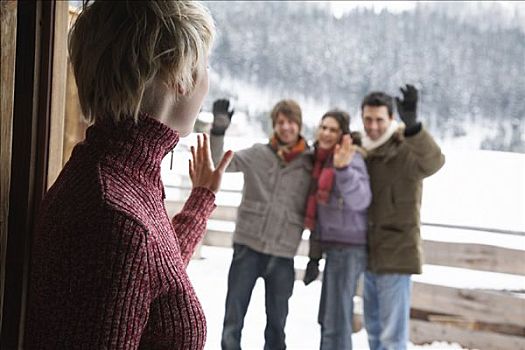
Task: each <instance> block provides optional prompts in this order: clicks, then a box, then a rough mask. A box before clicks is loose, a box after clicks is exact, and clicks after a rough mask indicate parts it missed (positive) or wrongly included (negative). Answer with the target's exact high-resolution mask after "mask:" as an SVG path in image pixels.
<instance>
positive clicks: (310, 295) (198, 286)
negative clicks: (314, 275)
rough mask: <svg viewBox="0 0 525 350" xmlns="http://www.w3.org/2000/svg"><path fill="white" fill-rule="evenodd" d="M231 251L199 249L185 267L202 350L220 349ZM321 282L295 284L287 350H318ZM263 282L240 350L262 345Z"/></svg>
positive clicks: (362, 337)
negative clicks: (203, 333)
mask: <svg viewBox="0 0 525 350" xmlns="http://www.w3.org/2000/svg"><path fill="white" fill-rule="evenodd" d="M231 253H232V251H231V249H226V248H215V247H203V248H202V256H203V258H202V259H199V260H192V261H191V262H190V264H189V266H188V273H189V275H190V279H191V281H192V283H193V286H194V287H195V290H196V292H197V295H198V296H199V299H200V301H201V303H202V306H203V308H204V312H205V314H206V319H207V324H208V336H207V341H206V347H205V349H208V350H217V349H220V341H221V331H222V321H223V317H224V301H225V300H226V280H227V275H228V268H229V266H230V262H231ZM320 293H321V283H320V282H319V281H315V282H313V283H312V284H310V285H309V286H307V287H305V286H304V284H303V282H301V281H296V282H295V287H294V293H293V295H292V298H291V299H290V311H289V316H288V320H287V324H286V342H287V345H288V349H290V350H314V349H319V341H320V330H319V326H318V324H317V311H318V304H319V297H320ZM264 312H265V311H264V283H263V281H262V280H260V279H259V280H258V281H257V284H256V285H255V289H254V291H253V294H252V299H251V302H250V306H249V308H248V313H247V315H246V319H245V326H244V329H243V334H242V348H243V349H244V350H260V349H262V348H263V346H264V327H265V324H266V315H265V313H264ZM352 340H353V342H354V349H368V344H367V339H366V332H365V331H364V330H361V331H359V332H358V333H355V334H354V335H353V338H352ZM408 348H409V349H432V350H437V349H443V350H445V349H446V350H450V349H462V348H461V347H460V346H459V345H458V344H450V343H445V342H434V343H433V344H430V345H421V346H415V345H413V344H410V345H409V347H408Z"/></svg>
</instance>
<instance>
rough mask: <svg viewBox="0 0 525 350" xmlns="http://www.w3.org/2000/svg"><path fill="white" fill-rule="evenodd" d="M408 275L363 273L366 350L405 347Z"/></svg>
mask: <svg viewBox="0 0 525 350" xmlns="http://www.w3.org/2000/svg"><path fill="white" fill-rule="evenodd" d="M411 289H412V282H411V275H406V274H396V273H392V274H376V273H372V272H369V271H367V272H365V288H364V293H363V294H364V298H363V299H364V313H365V327H366V332H367V333H368V345H369V346H370V350H405V349H406V346H407V342H408V326H409V321H410V294H411Z"/></svg>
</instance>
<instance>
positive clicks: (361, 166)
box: [315, 152, 372, 245]
mask: <svg viewBox="0 0 525 350" xmlns="http://www.w3.org/2000/svg"><path fill="white" fill-rule="evenodd" d="M371 200H372V192H371V190H370V180H369V177H368V171H367V169H366V164H365V162H364V159H363V156H362V155H361V153H359V152H356V153H355V155H354V158H353V159H352V161H351V162H350V164H349V165H348V166H347V167H345V168H342V169H335V180H334V186H333V189H332V193H331V194H330V198H329V200H328V203H326V204H323V203H319V202H318V203H317V225H316V233H315V236H316V240H318V241H319V242H320V243H321V244H323V245H325V243H339V244H341V243H342V244H359V245H362V244H366V235H367V227H368V223H367V209H368V206H369V205H370V202H371Z"/></svg>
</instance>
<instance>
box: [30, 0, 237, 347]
mask: <svg viewBox="0 0 525 350" xmlns="http://www.w3.org/2000/svg"><path fill="white" fill-rule="evenodd" d="M117 28H118V30H116V29H117ZM213 35H214V25H213V20H212V18H211V16H210V14H209V13H208V11H207V10H206V9H205V8H204V7H203V6H202V5H200V4H199V3H197V2H193V1H95V2H94V3H92V4H90V5H88V6H87V7H86V8H85V9H84V10H83V11H82V12H81V13H80V15H79V17H78V19H77V20H76V22H75V25H74V27H73V29H72V33H71V35H70V57H71V63H72V65H73V69H74V73H75V78H76V82H77V85H78V90H79V98H80V105H81V107H82V112H83V115H84V116H85V118H86V119H87V120H88V121H89V122H91V124H92V125H91V126H90V127H89V128H88V130H87V132H86V139H85V140H84V141H83V142H81V143H80V144H78V145H77V146H76V147H75V149H74V150H73V153H72V155H71V158H70V160H69V161H68V162H67V164H66V165H65V167H64V169H63V170H62V172H61V174H60V176H59V177H58V179H57V181H56V182H55V183H54V184H53V186H52V187H51V188H50V189H49V192H48V193H47V195H46V197H45V198H44V201H43V204H42V207H41V209H40V217H39V219H38V222H37V224H36V232H35V240H34V244H33V247H32V248H33V252H32V258H33V259H32V266H31V277H30V281H29V300H28V304H27V308H28V318H27V323H26V333H25V344H24V345H25V346H24V348H26V349H80V348H81V349H137V348H139V347H140V348H142V349H184V350H192V349H193V350H198V349H203V348H204V342H205V339H206V322H205V318H204V314H203V310H202V308H201V305H200V303H199V301H198V299H197V296H196V294H195V292H194V290H193V287H192V285H191V283H190V280H189V278H188V275H187V274H186V266H187V264H188V262H189V260H190V258H191V256H192V254H193V251H194V249H195V247H196V245H197V243H198V242H199V241H200V240H201V239H202V237H203V235H204V232H205V229H206V222H207V219H208V217H209V216H210V214H211V212H212V211H213V209H214V208H215V204H214V201H215V193H216V192H217V191H218V189H219V185H220V182H221V177H222V173H223V172H224V170H225V168H226V167H227V166H228V164H229V162H230V160H231V158H232V153H231V152H226V154H225V155H224V157H223V158H222V160H220V161H219V162H218V163H217V164H218V165H217V169H215V168H214V166H213V163H212V161H211V155H210V150H209V143H208V138H207V136H206V135H204V136H203V138H201V137H200V136H199V137H198V142H197V147H196V148H192V159H191V161H190V164H189V173H190V177H191V180H192V182H193V190H192V192H191V194H190V196H189V198H188V200H187V201H186V203H185V205H184V208H183V209H182V211H181V212H180V213H179V214H178V215H175V217H173V218H172V219H171V220H170V219H169V218H168V217H167V215H166V209H165V207H164V188H163V184H162V181H161V176H160V175H161V171H160V166H161V161H162V159H163V158H164V156H165V155H166V154H167V153H168V152H169V151H171V150H172V149H173V148H174V147H175V145H177V142H178V141H179V137H184V136H186V135H188V134H189V133H190V132H191V131H192V130H193V126H194V123H195V119H196V117H197V113H198V111H199V109H200V107H201V104H202V102H203V99H204V97H205V96H206V94H207V92H208V72H207V68H206V66H207V59H208V58H207V56H208V52H209V49H210V46H211V43H212V40H213ZM184 166H186V165H184Z"/></svg>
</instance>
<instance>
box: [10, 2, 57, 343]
mask: <svg viewBox="0 0 525 350" xmlns="http://www.w3.org/2000/svg"><path fill="white" fill-rule="evenodd" d="M55 8H56V2H55V0H52V1H18V4H17V30H16V62H15V88H14V101H13V119H12V121H13V129H12V157H11V183H10V192H9V213H8V228H7V245H6V256H5V268H6V272H5V280H4V295H3V305H2V325H1V327H2V328H1V334H0V347H1V348H4V349H18V348H22V347H23V332H24V321H25V308H26V297H27V290H28V288H27V287H28V285H27V284H28V274H29V265H30V264H29V263H30V257H31V243H32V239H33V225H34V218H35V217H36V215H37V209H38V206H39V205H40V202H41V200H42V197H43V195H44V193H45V191H46V189H47V173H48V150H49V132H50V121H51V90H52V79H53V45H54V32H55V30H54V24H55Z"/></svg>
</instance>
